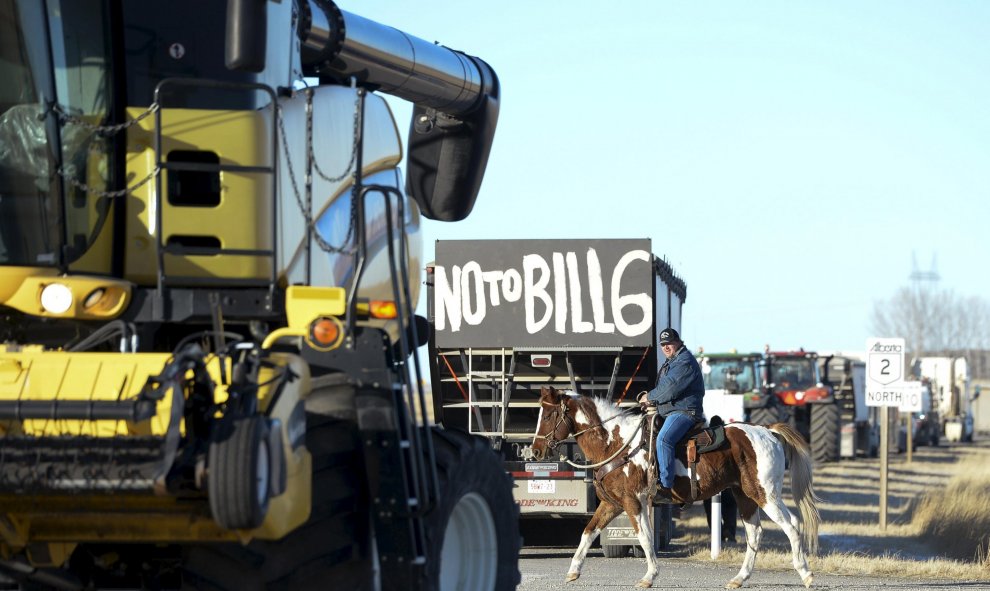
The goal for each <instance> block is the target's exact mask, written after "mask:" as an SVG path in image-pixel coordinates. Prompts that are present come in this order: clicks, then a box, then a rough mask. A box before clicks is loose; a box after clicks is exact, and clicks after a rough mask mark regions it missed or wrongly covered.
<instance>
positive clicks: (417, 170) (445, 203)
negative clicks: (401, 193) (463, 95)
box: [406, 58, 499, 222]
mask: <svg viewBox="0 0 990 591" xmlns="http://www.w3.org/2000/svg"><path fill="white" fill-rule="evenodd" d="M471 59H472V60H473V61H474V62H475V64H477V66H478V69H479V70H480V71H481V72H482V77H483V78H484V80H483V81H482V85H483V86H484V87H486V88H488V89H489V91H488V92H486V93H484V94H483V95H482V99H481V104H480V105H479V106H478V107H477V108H476V109H474V110H473V111H471V112H470V113H468V114H466V115H458V116H453V115H448V114H446V113H442V112H440V111H437V110H435V109H430V108H426V107H422V106H420V105H416V106H415V107H414V108H413V114H412V123H411V125H410V128H409V139H408V142H407V144H408V147H409V157H408V160H407V168H408V173H407V175H406V194H408V195H410V196H411V197H412V198H413V199H415V200H416V204H417V205H419V208H420V210H422V213H423V215H424V216H426V217H427V218H429V219H431V220H440V221H444V222H456V221H459V220H462V219H464V218H466V217H467V216H468V214H469V213H471V209H472V208H474V202H475V199H477V197H478V191H480V190H481V179H482V178H483V177H484V175H485V167H486V166H487V165H488V155H489V153H490V152H491V149H492V140H493V138H494V136H495V125H496V123H497V122H498V110H499V84H498V77H497V76H496V75H495V71H494V70H492V69H491V68H490V67H489V66H488V64H486V63H485V62H483V61H481V60H480V59H478V58H471Z"/></svg>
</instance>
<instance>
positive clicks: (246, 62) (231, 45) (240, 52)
mask: <svg viewBox="0 0 990 591" xmlns="http://www.w3.org/2000/svg"><path fill="white" fill-rule="evenodd" d="M267 4H268V0H227V31H226V33H227V39H226V46H225V59H226V64H227V69H228V70H235V71H240V72H261V71H263V70H264V69H265V54H266V53H267V51H268V6H267Z"/></svg>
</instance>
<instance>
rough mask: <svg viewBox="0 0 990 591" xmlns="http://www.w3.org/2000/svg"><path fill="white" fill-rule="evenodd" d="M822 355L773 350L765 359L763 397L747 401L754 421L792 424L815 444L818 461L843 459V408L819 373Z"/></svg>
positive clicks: (762, 364) (813, 445)
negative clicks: (841, 438)
mask: <svg viewBox="0 0 990 591" xmlns="http://www.w3.org/2000/svg"><path fill="white" fill-rule="evenodd" d="M817 360H818V354H817V353H812V352H808V351H805V350H804V349H800V350H798V351H770V350H769V347H768V348H767V351H766V353H765V354H764V358H763V360H762V361H761V363H760V364H761V366H762V368H761V369H762V371H761V373H762V380H763V386H762V388H761V396H759V397H756V396H753V397H751V398H750V400H748V401H747V404H746V407H747V409H746V410H747V414H748V416H749V420H750V422H753V423H758V424H769V423H774V422H784V423H790V424H791V425H792V426H794V427H795V428H797V430H798V431H800V432H801V434H802V435H804V438H805V439H806V440H807V441H808V443H809V444H810V445H811V454H812V457H813V458H814V459H815V461H816V462H831V461H835V460H838V459H839V427H840V412H839V411H840V409H839V406H838V405H837V404H836V400H835V396H834V394H833V392H832V389H831V388H830V387H828V386H826V385H824V384H823V383H822V381H821V378H820V377H819V374H818V361H817Z"/></svg>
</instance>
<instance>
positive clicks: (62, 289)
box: [41, 283, 72, 314]
mask: <svg viewBox="0 0 990 591" xmlns="http://www.w3.org/2000/svg"><path fill="white" fill-rule="evenodd" d="M41 307H42V308H44V309H45V311H46V312H51V313H52V314H64V313H65V312H67V311H68V310H69V308H70V307H72V290H71V289H69V288H68V287H67V286H65V285H62V284H61V283H50V284H48V285H46V286H45V288H44V289H42V290H41Z"/></svg>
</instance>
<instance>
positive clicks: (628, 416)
mask: <svg viewBox="0 0 990 591" xmlns="http://www.w3.org/2000/svg"><path fill="white" fill-rule="evenodd" d="M562 394H566V395H567V396H570V397H571V398H572V399H574V401H575V403H576V404H577V406H578V410H580V411H583V412H587V411H588V409H589V407H590V408H593V409H594V411H595V414H596V415H597V417H598V420H599V421H601V422H602V423H603V424H605V426H606V432H607V433H608V439H609V440H610V441H611V439H612V429H613V426H614V425H619V435H620V436H621V437H622V440H623V441H624V442H628V441H629V440H630V438H632V436H633V433H634V432H635V431H636V429H637V428H638V427H639V423H640V420H641V418H642V415H640V413H639V411H638V409H636V408H622V407H620V406H619V405H618V404H616V403H615V402H613V401H612V400H610V399H608V398H607V397H605V396H586V395H583V394H578V393H575V392H573V391H571V390H567V391H565V392H562ZM637 442H638V439H637ZM633 443H635V442H633Z"/></svg>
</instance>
